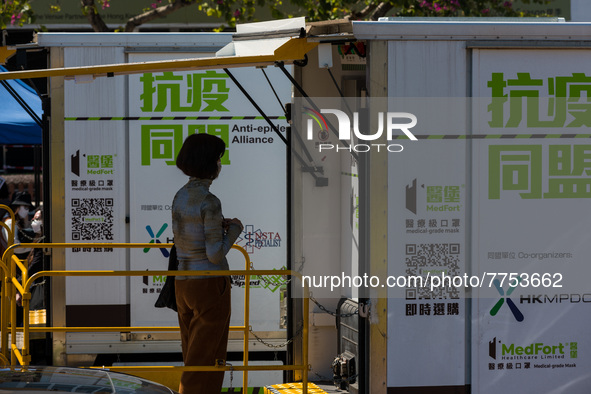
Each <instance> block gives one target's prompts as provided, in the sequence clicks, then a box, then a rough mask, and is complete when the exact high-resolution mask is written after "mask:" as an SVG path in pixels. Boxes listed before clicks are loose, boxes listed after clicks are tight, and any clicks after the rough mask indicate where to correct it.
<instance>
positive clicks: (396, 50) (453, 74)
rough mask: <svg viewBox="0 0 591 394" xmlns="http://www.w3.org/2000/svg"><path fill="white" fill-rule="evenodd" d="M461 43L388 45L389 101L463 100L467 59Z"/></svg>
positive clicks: (404, 43)
mask: <svg viewBox="0 0 591 394" xmlns="http://www.w3.org/2000/svg"><path fill="white" fill-rule="evenodd" d="M465 48H466V44H465V42H462V41H448V42H440V41H389V42H388V74H389V75H388V96H389V97H466V96H467V95H468V90H467V83H466V81H467V80H468V76H467V72H468V55H467V52H466V49H465Z"/></svg>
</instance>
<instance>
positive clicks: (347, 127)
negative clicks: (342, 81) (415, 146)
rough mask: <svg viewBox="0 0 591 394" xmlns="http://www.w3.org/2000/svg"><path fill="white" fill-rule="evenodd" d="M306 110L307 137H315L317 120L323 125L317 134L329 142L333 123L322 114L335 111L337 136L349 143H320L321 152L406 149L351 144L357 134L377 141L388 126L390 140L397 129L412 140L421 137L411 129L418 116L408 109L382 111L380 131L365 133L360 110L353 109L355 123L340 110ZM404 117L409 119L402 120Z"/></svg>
mask: <svg viewBox="0 0 591 394" xmlns="http://www.w3.org/2000/svg"><path fill="white" fill-rule="evenodd" d="M304 110H305V111H304V117H305V119H304V120H305V123H306V127H307V128H306V131H307V139H308V140H309V141H311V140H313V139H314V134H315V133H314V123H316V124H317V125H318V127H319V131H318V132H317V134H316V135H317V136H318V139H320V141H326V140H327V139H328V136H329V129H330V127H329V123H328V122H327V121H326V119H325V117H324V116H322V114H331V115H334V116H336V117H337V121H338V132H337V135H338V138H339V140H341V141H343V142H345V143H346V144H345V146H339V145H338V144H337V145H335V144H330V143H321V144H319V145H318V151H319V152H322V151H327V150H335V151H337V152H338V151H341V150H347V151H349V152H358V153H359V152H369V151H370V150H377V151H378V152H379V151H385V150H387V151H388V152H402V151H403V150H404V147H403V146H402V145H400V144H378V143H372V144H356V143H351V144H350V145H349V144H348V142H349V141H353V136H354V137H356V138H357V139H358V140H360V141H375V140H377V139H379V138H381V137H382V135H383V133H384V129H385V132H386V138H387V139H388V141H391V140H393V139H394V138H395V137H394V134H395V132H402V133H403V135H405V136H406V137H407V138H408V139H410V140H411V141H417V137H415V136H414V134H413V133H412V132H411V131H410V129H411V128H413V127H414V126H416V124H417V117H416V116H415V115H413V114H411V113H408V112H387V113H384V112H378V115H377V116H378V130H377V131H376V132H374V133H373V134H371V133H363V132H362V131H361V130H360V125H359V123H360V121H359V117H360V116H359V112H353V121H352V122H351V119H350V118H349V115H347V114H346V113H345V112H343V111H341V110H338V109H321V110H320V112H318V111H315V110H313V109H311V108H307V107H306V108H304ZM400 120H406V121H403V122H400ZM384 123H385V125H384ZM351 129H352V130H353V135H352V134H351Z"/></svg>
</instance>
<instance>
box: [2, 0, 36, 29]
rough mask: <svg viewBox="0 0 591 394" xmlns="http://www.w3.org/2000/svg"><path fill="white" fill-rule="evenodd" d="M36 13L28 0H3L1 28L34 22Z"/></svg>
mask: <svg viewBox="0 0 591 394" xmlns="http://www.w3.org/2000/svg"><path fill="white" fill-rule="evenodd" d="M34 21H35V15H34V13H33V10H32V8H31V5H30V4H29V1H28V0H2V1H1V2H0V28H2V29H5V28H6V27H7V26H9V25H12V26H22V25H24V24H25V23H33V22H34Z"/></svg>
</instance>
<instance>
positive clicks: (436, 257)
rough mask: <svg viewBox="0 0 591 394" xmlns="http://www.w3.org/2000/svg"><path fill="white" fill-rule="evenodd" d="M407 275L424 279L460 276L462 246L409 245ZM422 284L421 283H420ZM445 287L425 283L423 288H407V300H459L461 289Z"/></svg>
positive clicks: (407, 248) (447, 283) (407, 250)
mask: <svg viewBox="0 0 591 394" xmlns="http://www.w3.org/2000/svg"><path fill="white" fill-rule="evenodd" d="M405 260H406V261H405V262H406V274H407V275H408V276H420V277H422V278H424V279H427V278H428V277H429V279H430V277H433V276H438V277H441V275H445V276H448V277H454V276H460V244H457V243H455V244H407V245H406V259H405ZM419 284H420V283H419ZM444 284H445V285H443V284H442V285H441V286H433V289H431V287H432V286H431V282H430V281H426V280H425V281H424V282H423V285H422V286H417V287H415V288H407V290H406V299H448V298H451V299H457V298H459V297H460V292H459V289H458V288H456V287H454V286H453V285H452V286H448V285H449V284H450V283H449V282H445V281H444Z"/></svg>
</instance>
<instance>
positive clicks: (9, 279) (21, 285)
mask: <svg viewBox="0 0 591 394" xmlns="http://www.w3.org/2000/svg"><path fill="white" fill-rule="evenodd" d="M0 207H2V206H0ZM12 217H13V218H14V215H13V214H12ZM2 224H4V223H2ZM13 224H14V219H13ZM4 225H5V224H4ZM5 226H6V225H5ZM13 229H14V228H13ZM13 229H8V230H13ZM9 234H10V232H9ZM9 238H11V239H14V238H13V236H12V235H9ZM172 245H173V244H162V243H159V244H155V243H23V244H13V245H10V246H9V247H8V248H7V250H6V252H5V253H4V255H3V256H2V261H0V269H1V270H2V272H3V273H4V275H3V288H2V300H1V305H0V310H1V316H0V330H1V332H0V335H1V338H0V346H1V348H2V353H1V354H0V361H1V362H4V363H5V364H6V365H8V364H10V365H12V366H16V365H17V363H18V364H19V365H29V363H30V361H31V356H30V354H29V337H30V333H31V332H132V331H141V332H164V331H179V327H50V326H47V327H31V326H30V324H29V319H30V317H29V302H30V299H31V292H30V289H31V286H32V284H33V283H34V281H35V280H36V279H38V278H40V277H54V276H61V277H64V276H74V277H79V276H86V277H90V276H127V277H131V276H145V275H146V271H91V270H89V271H41V272H37V273H36V274H34V275H32V276H31V277H29V276H28V269H27V268H28V267H26V266H25V265H24V264H23V263H22V262H21V260H20V259H18V258H17V257H16V256H14V250H15V249H17V248H19V247H20V248H48V249H51V248H72V247H81V248H88V247H103V248H104V247H108V248H169V247H172ZM232 248H233V249H236V250H238V251H239V252H241V253H242V255H243V256H244V259H245V269H244V270H227V271H149V273H150V274H152V275H166V276H168V275H175V276H190V275H201V276H220V275H222V276H226V275H228V276H229V275H244V277H245V281H244V283H245V293H244V294H245V295H244V325H242V326H231V327H230V330H231V331H241V332H243V334H244V345H243V365H242V366H228V365H215V366H183V367H179V366H158V367H149V366H144V367H139V366H134V367H109V369H110V370H113V371H124V372H130V371H149V372H171V371H172V370H175V371H221V370H224V371H230V370H232V371H243V378H242V385H243V392H244V393H245V392H247V391H246V390H247V387H248V371H301V372H302V376H301V378H302V388H303V393H307V392H308V390H307V388H308V374H307V372H308V369H309V366H308V314H309V303H308V298H309V289H308V287H307V286H306V285H305V283H303V285H304V286H303V297H304V302H303V303H302V306H303V322H302V323H303V327H302V331H301V332H302V364H301V365H268V366H262V365H257V366H254V365H249V363H248V351H249V339H250V330H251V327H250V325H249V322H250V277H251V276H252V275H257V276H268V275H273V276H274V275H282V276H291V277H297V278H299V279H300V280H301V279H302V278H301V275H300V274H299V273H298V272H295V271H291V270H253V269H251V262H250V257H249V256H248V253H247V252H246V251H245V250H244V249H243V248H242V247H240V246H238V245H233V246H232ZM17 267H18V268H19V269H20V271H21V273H22V275H21V282H19V281H18V279H17V275H16V273H17V270H16V268H17ZM17 291H18V293H20V294H21V295H22V306H23V327H22V328H17V327H16V324H12V323H14V322H16V318H17V305H16V294H17ZM8 305H9V306H10V313H8V312H9V311H8ZM9 317H10V319H9ZM9 321H10V322H11V324H10V335H11V338H12V341H11V342H12V343H11V346H10V347H9V346H8V327H9V325H8V322H9ZM20 331H22V332H23V347H22V349H20V350H19V349H18V346H17V345H16V334H17V332H20ZM9 358H10V360H9Z"/></svg>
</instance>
